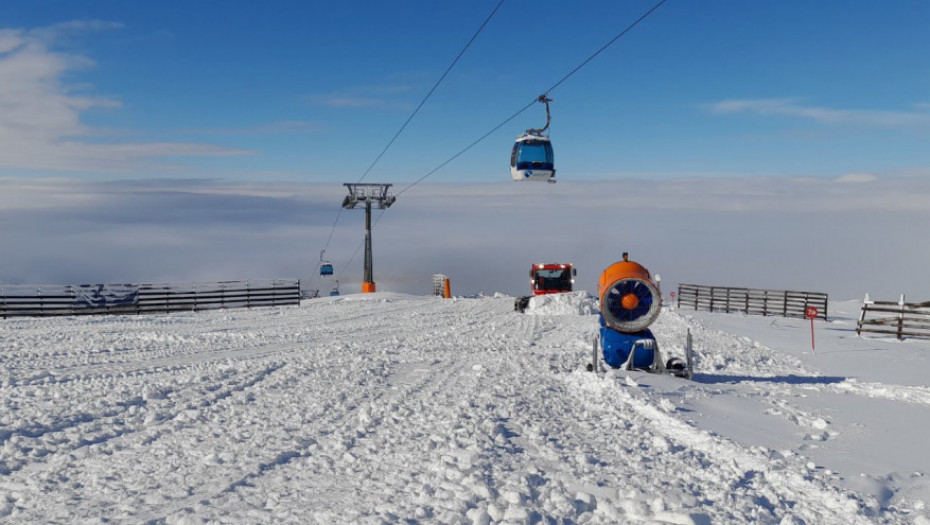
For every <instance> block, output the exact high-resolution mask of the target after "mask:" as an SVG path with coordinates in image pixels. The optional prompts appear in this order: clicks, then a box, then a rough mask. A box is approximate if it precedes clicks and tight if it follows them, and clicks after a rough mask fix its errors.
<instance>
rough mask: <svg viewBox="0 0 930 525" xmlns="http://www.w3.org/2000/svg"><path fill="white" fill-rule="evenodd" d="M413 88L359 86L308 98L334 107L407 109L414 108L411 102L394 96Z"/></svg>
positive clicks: (401, 86) (388, 85)
mask: <svg viewBox="0 0 930 525" xmlns="http://www.w3.org/2000/svg"><path fill="white" fill-rule="evenodd" d="M411 90H412V88H411V86H408V85H401V84H385V85H370V86H358V87H354V88H348V89H345V90H343V91H341V92H339V93H331V94H325V95H312V96H310V97H308V100H310V101H311V102H313V103H314V104H322V105H324V106H329V107H334V108H374V109H398V110H407V109H410V108H412V106H411V105H410V104H409V103H407V102H401V101H397V100H394V99H393V98H392V97H394V96H396V95H398V94H403V93H409V92H410V91H411Z"/></svg>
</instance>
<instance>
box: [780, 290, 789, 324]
mask: <svg viewBox="0 0 930 525" xmlns="http://www.w3.org/2000/svg"><path fill="white" fill-rule="evenodd" d="M781 316H782V317H788V291H787V290H786V291H785V295H784V299H783V302H782V312H781Z"/></svg>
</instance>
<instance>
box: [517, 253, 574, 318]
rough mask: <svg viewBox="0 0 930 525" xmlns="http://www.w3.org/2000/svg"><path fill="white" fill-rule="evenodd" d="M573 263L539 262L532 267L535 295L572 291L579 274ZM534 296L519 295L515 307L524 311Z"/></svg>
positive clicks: (531, 280)
mask: <svg viewBox="0 0 930 525" xmlns="http://www.w3.org/2000/svg"><path fill="white" fill-rule="evenodd" d="M577 273H578V272H577V271H576V270H575V267H574V266H572V263H539V264H534V265H533V266H532V267H531V268H530V289H531V290H532V291H533V295H548V294H553V293H565V292H570V291H572V287H573V286H574V284H575V275H577ZM531 297H532V296H523V297H517V299H516V300H515V301H514V305H513V309H514V310H516V311H518V312H524V311H525V310H526V307H527V306H529V304H530V298H531Z"/></svg>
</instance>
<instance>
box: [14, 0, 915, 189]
mask: <svg viewBox="0 0 930 525" xmlns="http://www.w3.org/2000/svg"><path fill="white" fill-rule="evenodd" d="M653 3H654V2H652V1H638V0H629V1H622V2H621V1H616V2H593V1H579V2H555V1H543V2H540V1H534V2H530V1H524V0H507V1H506V2H504V4H503V6H502V7H501V9H500V10H499V11H498V12H497V14H496V15H495V16H494V18H493V19H492V20H491V21H490V23H489V24H488V26H487V27H486V28H485V30H484V32H483V33H482V34H481V35H480V36H479V37H478V39H477V40H476V42H475V43H474V44H473V46H472V47H471V48H470V49H469V50H468V52H467V53H466V54H465V55H464V56H463V57H462V59H461V60H460V61H459V63H458V64H457V66H456V68H455V69H453V71H452V72H451V73H450V74H449V76H448V77H447V78H446V79H445V81H444V83H443V84H442V85H441V86H440V87H439V89H438V90H437V91H436V93H435V94H434V95H433V97H432V98H431V99H430V101H429V102H427V104H426V105H425V106H424V108H423V109H422V110H421V112H420V113H419V114H418V115H417V117H416V118H415V119H414V121H413V122H412V123H411V124H410V126H409V127H408V128H407V130H406V131H405V132H404V134H403V135H401V137H400V138H399V139H398V141H397V142H396V143H395V145H394V146H393V147H392V148H391V149H390V150H389V151H388V153H387V154H386V155H385V157H384V158H383V159H382V160H381V161H380V162H379V164H378V165H377V166H376V167H375V169H374V170H373V171H372V173H371V174H370V175H369V176H368V177H367V180H369V181H385V182H394V183H396V184H398V185H399V186H403V185H404V184H405V183H409V182H411V181H413V180H415V179H417V178H419V177H420V176H422V175H424V174H425V173H427V172H428V171H430V170H431V169H433V168H435V167H436V166H438V165H439V164H440V163H441V162H443V161H444V160H446V159H447V158H449V157H450V156H451V155H453V154H454V153H456V152H458V151H459V150H460V149H462V148H463V147H465V146H466V145H468V144H469V143H471V142H472V141H473V140H475V139H477V138H478V137H480V136H481V135H482V134H484V133H485V132H486V131H488V130H489V129H491V128H492V127H493V126H494V125H496V124H497V123H499V122H500V121H501V120H503V119H504V118H506V117H508V116H510V115H511V114H513V113H514V112H515V111H516V110H518V109H519V108H521V107H522V106H523V105H525V104H526V103H528V102H529V101H531V100H532V99H533V98H535V97H536V96H537V95H539V94H540V93H542V92H543V91H545V90H546V89H548V88H549V87H551V86H552V85H553V84H555V83H556V82H557V81H558V80H559V79H560V78H562V77H563V76H564V75H565V74H567V73H568V72H569V71H571V70H572V69H573V68H574V67H576V66H577V65H579V64H580V63H581V62H582V61H583V60H584V59H585V58H587V57H588V56H589V55H590V54H591V53H593V52H594V51H595V50H597V49H598V48H599V47H600V46H602V45H603V44H604V43H606V42H607V41H608V40H610V39H611V38H612V37H613V36H614V35H616V34H617V33H618V32H619V31H620V30H621V29H623V28H624V27H626V26H627V25H628V24H629V23H630V22H632V21H633V20H635V19H636V18H637V17H638V16H639V15H640V14H642V13H643V12H645V11H646V10H648V9H649V8H650V7H651V6H652V5H653ZM496 4H497V1H496V0H491V1H475V2H415V1H405V2H373V1H368V2H317V1H313V2H274V3H261V4H260V3H257V2H176V1H163V2H125V1H95V2H68V1H57V2H51V1H48V2H34V1H17V0H8V1H6V2H4V5H5V10H4V17H3V21H2V23H0V31H2V32H0V81H2V82H0V105H2V106H3V107H7V108H10V107H15V108H16V111H4V112H0V139H3V140H0V144H3V145H0V175H5V176H20V175H30V176H31V175H54V176H79V177H93V178H105V179H113V178H162V177H168V178H222V179H231V180H257V181H261V180H292V181H300V182H337V183H338V182H345V181H355V180H357V179H358V178H359V177H360V176H361V175H362V173H363V172H364V171H365V169H366V168H367V167H368V165H369V164H370V163H371V162H372V161H373V160H374V159H375V158H376V157H377V155H378V153H380V151H381V150H382V148H383V147H384V146H385V145H386V144H387V142H388V140H389V139H390V138H391V136H393V134H394V132H395V131H396V130H397V129H398V128H399V126H400V125H401V124H402V123H403V122H404V120H405V119H406V118H407V117H408V116H409V114H410V113H411V111H412V110H413V108H415V107H416V105H417V104H418V103H419V101H420V100H421V99H422V98H423V96H424V95H425V94H426V93H427V91H428V90H429V88H430V87H431V86H432V85H433V83H434V82H435V81H436V80H437V79H438V78H439V75H440V74H441V73H442V72H443V71H444V70H445V68H446V67H447V66H448V65H449V63H450V62H451V60H452V59H453V58H454V57H455V56H456V54H457V53H458V52H459V51H460V50H461V48H462V46H463V45H464V44H465V42H466V41H467V40H468V39H469V38H470V37H471V36H472V34H473V33H474V31H475V30H476V29H477V27H478V26H479V25H480V23H481V22H482V21H483V20H484V19H485V18H486V17H487V15H488V14H489V13H490V12H491V10H492V9H493V8H494V6H495V5H496ZM927 27H930V3H927V2H925V1H922V0H913V1H903V0H902V1H892V2H872V1H825V2H809V1H777V2H776V1H758V2H742V1H724V0H721V1H712V2H711V1H708V2H696V1H691V0H669V1H668V2H667V3H666V4H665V5H663V6H662V7H661V8H659V10H657V11H656V12H655V13H654V14H653V15H652V16H651V17H650V18H648V19H647V20H646V21H644V22H643V23H642V24H641V25H640V26H638V27H636V28H635V29H634V30H633V31H632V32H630V33H629V34H628V35H627V36H626V37H624V38H623V39H621V40H619V41H618V42H617V43H616V44H614V45H613V46H612V47H611V48H609V49H608V50H607V51H605V52H604V53H602V54H601V55H600V56H598V57H597V58H595V59H594V60H593V61H592V62H591V63H589V64H588V65H587V66H585V67H584V68H583V69H581V70H580V71H579V72H578V73H576V74H575V75H574V76H572V77H571V78H569V79H568V80H567V81H566V82H565V83H564V84H562V85H560V86H559V87H558V88H557V89H556V90H555V91H553V92H552V93H551V97H552V98H553V99H554V103H553V105H552V112H553V121H552V126H551V136H552V140H553V143H554V145H555V148H556V161H557V166H558V169H559V175H558V176H559V178H560V179H562V180H599V179H624V178H654V179H668V178H685V177H692V176H708V175H709V176H747V175H748V176H760V175H766V176H769V175H774V176H824V177H837V176H841V175H843V174H846V173H872V174H876V175H878V176H901V175H926V174H928V173H930V148H928V147H926V144H927V142H928V139H930V32H928V31H926V28H927ZM543 122H544V110H543V108H542V106H541V105H540V106H538V107H533V108H531V109H530V110H528V111H527V112H525V113H523V114H522V115H520V116H519V117H518V118H517V119H516V120H514V121H512V122H511V123H510V124H508V125H507V126H505V127H504V128H503V129H501V130H500V131H498V132H496V133H495V134H493V135H491V136H490V137H488V138H487V139H486V140H485V141H484V142H482V143H481V144H479V145H478V146H476V147H475V148H474V149H472V150H471V151H469V152H468V153H466V154H465V155H463V156H462V157H461V158H460V159H458V160H457V161H456V162H454V163H453V164H451V165H449V166H448V167H446V168H444V169H443V170H441V171H440V172H438V173H436V174H435V175H433V176H431V178H430V181H431V182H440V183H441V182H461V181H468V182H494V181H501V182H507V183H509V174H508V169H507V162H508V159H509V151H510V147H511V145H512V141H513V138H514V137H515V136H516V135H517V134H518V133H520V132H521V131H522V130H523V129H525V128H528V127H536V126H539V125H541V124H542V123H543Z"/></svg>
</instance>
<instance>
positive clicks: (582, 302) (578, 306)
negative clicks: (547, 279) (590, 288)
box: [526, 292, 598, 315]
mask: <svg viewBox="0 0 930 525" xmlns="http://www.w3.org/2000/svg"><path fill="white" fill-rule="evenodd" d="M597 312H598V307H597V298H596V297H594V296H592V295H591V294H589V293H588V292H569V293H557V294H549V295H536V296H533V297H531V298H530V302H529V305H527V307H526V314H527V315H593V314H596V313H597Z"/></svg>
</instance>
